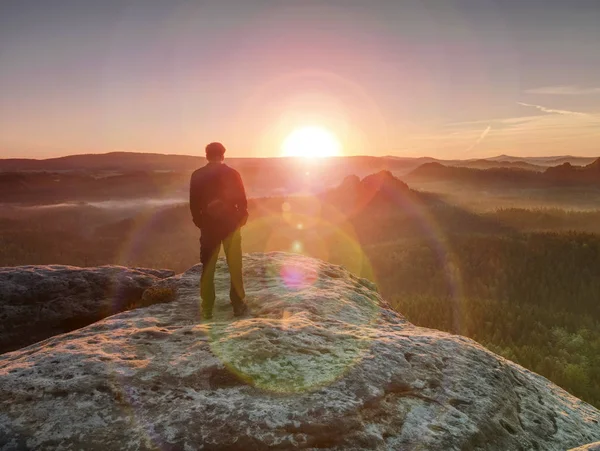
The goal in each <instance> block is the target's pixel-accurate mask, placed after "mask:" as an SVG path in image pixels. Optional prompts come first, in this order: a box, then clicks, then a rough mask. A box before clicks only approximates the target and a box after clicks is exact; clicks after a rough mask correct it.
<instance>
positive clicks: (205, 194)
mask: <svg viewBox="0 0 600 451" xmlns="http://www.w3.org/2000/svg"><path fill="white" fill-rule="evenodd" d="M190 210H191V212H192V217H193V219H194V223H195V224H196V226H198V227H199V228H200V229H201V230H202V231H203V232H207V233H218V234H219V235H220V236H222V237H225V236H227V235H229V234H230V233H232V232H233V231H234V230H235V229H236V228H238V227H239V226H240V225H241V224H242V222H243V221H244V220H245V218H246V217H247V215H248V203H247V200H246V192H245V190H244V185H243V183H242V178H241V177H240V174H239V173H238V172H237V171H236V170H235V169H233V168H231V167H229V166H227V165H226V164H224V163H208V164H207V165H206V166H203V167H201V168H200V169H198V170H196V171H195V172H194V173H193V174H192V178H191V181H190Z"/></svg>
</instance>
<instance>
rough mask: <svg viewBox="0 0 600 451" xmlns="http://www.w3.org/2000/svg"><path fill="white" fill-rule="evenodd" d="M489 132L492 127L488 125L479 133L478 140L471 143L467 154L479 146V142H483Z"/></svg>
mask: <svg viewBox="0 0 600 451" xmlns="http://www.w3.org/2000/svg"><path fill="white" fill-rule="evenodd" d="M491 130H492V126H491V125H488V126H487V128H486V129H485V130H484V131H483V132H482V133H481V135H480V136H479V138H477V141H475V142H474V143H473V145H472V146H471V147H469V148H468V149H467V152H471V151H472V150H473V149H474V148H475V147H477V146H478V145H479V144H481V141H483V140H484V139H485V137H486V136H487V135H488V133H489V132H490V131H491Z"/></svg>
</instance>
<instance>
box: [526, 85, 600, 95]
mask: <svg viewBox="0 0 600 451" xmlns="http://www.w3.org/2000/svg"><path fill="white" fill-rule="evenodd" d="M525 93H526V94H546V95H556V96H582V95H595V94H596V95H600V88H580V87H578V86H545V87H542V88H535V89H528V90H526V91H525Z"/></svg>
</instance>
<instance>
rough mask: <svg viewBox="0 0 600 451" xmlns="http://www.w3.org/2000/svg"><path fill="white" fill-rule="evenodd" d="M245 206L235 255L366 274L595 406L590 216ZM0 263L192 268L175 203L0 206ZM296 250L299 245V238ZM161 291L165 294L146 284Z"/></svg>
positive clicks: (187, 225)
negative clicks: (307, 261)
mask: <svg viewBox="0 0 600 451" xmlns="http://www.w3.org/2000/svg"><path fill="white" fill-rule="evenodd" d="M284 201H285V199H280V198H271V199H262V200H256V201H252V202H251V205H250V213H251V218H252V219H251V221H250V222H249V224H248V226H247V227H246V229H245V231H244V250H245V251H246V252H255V251H271V250H285V251H293V250H296V251H302V252H304V253H307V254H309V255H313V256H316V257H319V258H323V259H326V260H329V261H331V262H333V263H337V264H343V265H345V266H346V267H347V268H348V269H350V270H352V271H353V272H356V273H359V274H360V275H362V276H366V277H369V278H372V279H373V280H375V281H376V282H377V284H378V285H379V287H380V291H381V292H382V294H383V296H384V297H385V298H386V299H387V300H388V301H390V303H391V304H392V305H394V307H395V308H397V309H398V311H399V312H401V313H402V314H404V315H405V316H406V317H407V318H408V319H409V320H410V321H411V322H413V323H415V324H418V325H421V326H426V327H432V328H436V329H441V330H446V331H449V332H455V333H460V334H462V335H465V336H468V337H471V338H473V339H475V340H477V341H478V342H480V343H481V344H483V345H484V346H486V347H488V348H490V349H491V350H493V351H494V352H497V353H499V354H500V355H503V356H504V357H506V358H508V359H511V360H513V361H515V362H517V363H519V364H521V365H523V366H525V367H526V368H528V369H530V370H532V371H535V372H537V373H539V374H541V375H543V376H546V377H547V378H549V379H550V380H552V381H553V382H555V383H557V384H558V385H560V386H562V387H563V388H565V389H567V390H569V391H570V392H571V393H573V394H574V395H576V396H578V397H580V398H582V399H584V400H586V401H588V402H590V403H592V404H594V405H595V406H597V407H600V379H599V378H598V377H597V375H598V374H600V277H598V269H599V268H600V235H598V234H597V233H598V232H600V230H599V229H600V226H599V224H600V222H599V221H598V218H600V213H599V212H597V211H589V212H572V211H566V210H560V209H548V210H539V209H534V210H525V209H505V210H497V211H491V210H490V209H489V207H490V205H489V204H488V205H486V210H485V211H483V212H480V213H477V212H473V211H466V210H464V209H461V208H459V207H456V206H453V205H449V204H446V203H444V202H442V201H440V200H439V199H438V198H436V197H435V196H433V195H428V196H425V195H421V196H420V197H415V198H413V199H412V200H411V202H413V203H414V208H413V209H412V210H411V209H402V208H399V207H396V208H392V207H388V208H385V209H382V210H378V211H368V212H363V213H361V214H359V215H356V216H353V217H352V218H347V217H346V216H345V215H344V213H341V212H339V211H336V209H334V208H330V207H328V206H327V205H325V204H323V203H322V202H319V201H317V200H314V199H313V200H310V199H300V198H298V199H290V200H287V202H289V204H290V208H289V209H288V210H289V211H287V210H286V212H285V213H284V214H282V204H283V202H284ZM3 214H4V217H0V249H1V251H0V265H7V266H12V265H25V264H71V265H78V266H95V265H102V264H109V263H112V264H122V265H128V266H145V267H154V268H169V269H173V270H175V271H177V272H181V271H184V270H186V269H188V268H189V267H190V266H192V265H194V264H196V263H198V254H199V250H198V244H197V243H198V236H199V234H198V232H197V230H196V229H195V228H194V226H193V224H192V223H191V220H190V218H189V212H188V210H187V206H185V205H183V206H179V207H170V208H163V209H154V210H150V209H146V210H142V211H138V212H135V213H133V212H131V211H130V212H124V211H123V210H114V211H111V210H103V209H97V208H92V207H84V206H81V207H77V208H65V209H60V208H57V209H40V210H31V211H20V210H19V211H17V210H11V211H10V212H3ZM298 245H300V246H299V247H298ZM147 296H151V297H152V298H153V299H155V298H160V299H163V298H168V297H169V296H171V294H170V293H169V292H160V293H158V292H157V293H153V294H150V293H148V295H147Z"/></svg>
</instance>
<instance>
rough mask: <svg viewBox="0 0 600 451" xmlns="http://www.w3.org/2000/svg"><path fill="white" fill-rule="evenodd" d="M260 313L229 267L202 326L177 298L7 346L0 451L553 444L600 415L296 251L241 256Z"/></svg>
mask: <svg viewBox="0 0 600 451" xmlns="http://www.w3.org/2000/svg"><path fill="white" fill-rule="evenodd" d="M244 264H245V268H244V271H245V277H246V282H247V287H246V288H247V294H248V299H247V300H248V303H249V305H250V307H251V310H252V316H249V317H246V318H241V319H235V320H234V318H233V317H232V312H231V308H230V306H229V304H228V300H227V293H228V288H229V287H228V276H227V275H226V268H225V263H224V262H223V261H220V262H219V265H218V270H217V278H216V279H217V280H216V282H217V293H218V300H217V305H216V308H215V317H214V320H213V321H211V322H201V321H200V320H199V318H200V312H199V301H198V289H197V285H198V279H199V269H200V268H199V267H198V266H197V267H194V268H192V269H190V270H189V271H188V272H186V273H184V274H181V275H178V276H175V277H171V278H167V279H164V280H162V281H160V282H158V285H159V286H167V287H168V286H171V287H177V289H178V290H177V292H178V299H177V300H176V301H175V302H174V303H171V304H159V305H153V306H150V307H147V308H141V309H137V310H131V311H127V312H124V313H120V314H118V315H115V316H112V317H110V318H106V319H104V320H102V321H100V322H98V323H95V324H93V325H90V326H88V327H85V328H82V329H79V330H77V331H74V332H70V333H68V334H64V335H61V336H57V337H53V338H50V339H48V340H45V341H43V342H41V343H37V344H35V345H32V346H29V347H27V348H24V349H21V350H19V351H15V352H11V353H7V354H4V355H2V356H0V449H2V450H21V449H44V450H45V449H48V450H55V449H58V450H76V449H92V450H94V449H97V450H107V449H119V450H155V449H159V450H196V449H198V450H228V451H235V450H240V451H252V450H270V449H284V450H285V449H309V450H310V449H313V450H316V449H320V450H323V449H328V450H362V449H372V450H394V451H397V450H428V451H430V450H445V451H449V450H503V451H504V450H560V451H564V450H566V449H569V448H573V447H577V446H580V445H582V444H585V443H590V442H594V441H597V440H600V411H598V410H596V409H594V408H593V407H591V406H590V405H588V404H586V403H584V402H582V401H580V400H578V399H576V398H574V397H572V396H570V395H569V394H568V393H566V392H565V391H563V390H561V389H560V388H558V387H557V386H555V385H553V384H552V383H550V382H549V381H548V380H546V379H545V378H543V377H540V376H538V375H536V374H533V373H531V372H529V371H527V370H525V369H523V368H522V367H520V366H518V365H516V364H513V363H511V362H510V361H507V360H505V359H503V358H500V357H498V356H497V355H495V354H493V353H491V352H489V351H488V350H486V349H485V348H483V347H481V346H480V345H478V344H477V343H475V342H474V341H472V340H469V339H466V338H463V337H460V336H454V335H450V334H446V333H442V332H438V331H435V330H429V329H423V328H420V327H415V326H413V325H411V324H410V323H408V322H407V321H406V320H405V319H404V318H403V317H402V316H401V315H399V314H397V313H395V312H393V311H392V310H391V309H389V308H388V307H387V306H386V304H385V302H384V301H383V300H382V299H381V298H380V297H379V295H378V294H377V292H376V290H375V288H374V287H373V285H372V284H371V283H369V282H368V281H365V280H363V279H358V278H356V277H354V276H353V275H351V274H350V273H348V272H347V271H345V270H344V269H342V268H340V267H336V266H332V265H329V264H326V263H323V262H320V261H317V260H313V259H309V258H305V257H302V256H298V255H289V254H282V253H274V254H251V255H248V256H246V257H245V261H244Z"/></svg>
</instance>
